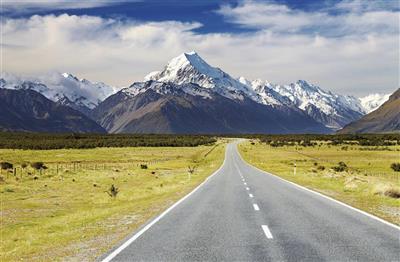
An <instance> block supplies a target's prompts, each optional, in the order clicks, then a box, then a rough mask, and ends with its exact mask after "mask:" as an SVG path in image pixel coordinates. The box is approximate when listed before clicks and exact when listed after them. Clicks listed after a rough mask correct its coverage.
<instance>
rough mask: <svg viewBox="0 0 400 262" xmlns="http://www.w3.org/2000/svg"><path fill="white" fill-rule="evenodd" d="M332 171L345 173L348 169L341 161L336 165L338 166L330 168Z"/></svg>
mask: <svg viewBox="0 0 400 262" xmlns="http://www.w3.org/2000/svg"><path fill="white" fill-rule="evenodd" d="M332 169H333V170H334V171H335V172H344V171H347V169H348V167H347V165H346V163H344V162H343V161H340V162H339V163H338V165H337V166H334V167H332Z"/></svg>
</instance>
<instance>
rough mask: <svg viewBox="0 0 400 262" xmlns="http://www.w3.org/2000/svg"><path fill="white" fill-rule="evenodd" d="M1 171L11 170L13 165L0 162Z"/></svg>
mask: <svg viewBox="0 0 400 262" xmlns="http://www.w3.org/2000/svg"><path fill="white" fill-rule="evenodd" d="M0 166H1V169H3V170H8V169H12V168H13V164H11V163H9V162H0Z"/></svg>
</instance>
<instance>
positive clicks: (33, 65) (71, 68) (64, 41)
mask: <svg viewBox="0 0 400 262" xmlns="http://www.w3.org/2000/svg"><path fill="white" fill-rule="evenodd" d="M372 3H373V4H370V5H367V4H365V1H343V2H340V3H339V4H337V5H336V6H333V7H330V8H326V9H321V10H319V11H309V12H305V11H301V10H296V9H291V8H289V7H288V6H286V5H282V4H276V3H273V2H256V1H244V2H242V3H241V4H239V5H237V6H229V5H224V6H221V8H220V9H219V10H217V11H216V12H217V13H218V14H220V15H221V16H223V17H224V18H225V19H226V20H227V21H229V22H230V23H235V24H237V25H239V26H241V27H246V28H254V29H256V31H255V32H252V33H241V34H230V33H208V34H196V33H194V32H193V29H196V28H199V27H201V26H202V25H201V24H200V23H197V22H195V21H194V22H191V23H183V22H180V21H162V22H140V21H134V20H129V19H125V20H120V19H107V18H101V17H96V16H74V15H68V14H63V15H59V16H55V15H46V16H39V15H35V16H32V17H29V18H19V19H15V18H3V19H2V24H1V26H2V31H1V47H2V48H1V55H2V69H1V70H2V71H8V72H11V73H16V74H25V75H36V74H43V73H46V72H48V71H54V70H57V71H61V72H64V71H65V72H71V73H73V74H76V75H78V76H80V77H85V78H87V79H91V80H94V81H102V82H105V83H109V84H112V85H117V86H127V85H130V84H131V83H132V82H134V81H141V80H142V79H143V77H144V76H145V75H146V74H147V73H149V72H151V71H154V70H160V69H162V67H163V66H164V65H165V64H166V62H167V61H168V60H170V59H171V58H172V57H174V56H177V55H179V54H180V53H182V52H185V51H191V50H196V51H197V52H198V53H199V54H200V55H201V56H202V57H203V58H204V59H205V60H206V61H208V62H209V63H210V64H211V65H214V66H219V67H221V68H222V69H223V70H225V71H226V72H228V73H230V74H232V76H234V77H238V76H241V75H243V76H245V77H246V78H249V79H254V78H261V79H266V80H268V81H270V82H273V83H282V84H284V83H289V82H293V81H296V80H298V79H307V80H308V81H310V82H312V83H315V84H317V85H320V86H321V87H323V88H325V89H330V90H334V91H337V92H341V93H346V94H347V93H349V94H355V95H360V96H361V95H364V94H367V93H370V92H375V93H376V92H392V91H393V90H394V89H396V88H397V87H398V85H399V79H398V75H399V65H398V59H399V28H398V27H399V23H398V20H399V12H398V10H396V7H394V6H391V5H388V4H387V5H383V4H380V5H377V4H376V3H374V2H372Z"/></svg>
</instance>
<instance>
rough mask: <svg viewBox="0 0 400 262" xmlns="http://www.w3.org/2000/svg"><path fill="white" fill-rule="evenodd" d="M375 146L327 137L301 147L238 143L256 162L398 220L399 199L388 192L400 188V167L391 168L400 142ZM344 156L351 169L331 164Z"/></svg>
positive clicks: (399, 218)
mask: <svg viewBox="0 0 400 262" xmlns="http://www.w3.org/2000/svg"><path fill="white" fill-rule="evenodd" d="M367 149H368V150H367ZM372 149H374V148H370V147H363V146H358V145H353V146H349V147H348V148H347V150H346V149H342V146H328V145H326V143H321V146H315V147H297V150H296V147H295V146H283V147H271V146H269V145H266V144H261V143H259V142H256V143H255V144H254V145H252V144H251V143H249V142H245V143H243V144H240V145H239V150H240V152H241V154H242V156H243V158H244V159H245V160H246V161H248V162H249V163H251V164H252V165H254V166H257V167H259V168H261V169H263V170H266V171H269V172H271V173H273V174H275V175H278V176H280V177H282V178H284V179H287V180H290V181H293V182H295V183H297V184H299V185H302V186H305V187H307V188H310V189H313V190H315V191H318V192H321V193H323V194H325V195H328V196H331V197H333V198H335V199H338V200H340V201H343V202H345V203H347V204H350V205H352V206H355V207H357V208H360V209H362V210H365V211H367V212H369V213H372V214H374V215H376V216H379V217H381V218H383V219H386V220H388V221H390V222H392V223H395V224H400V212H399V210H400V209H399V208H400V199H399V198H394V197H390V196H389V193H391V194H392V196H393V195H396V192H400V182H399V181H400V180H399V177H400V173H399V172H394V171H393V170H392V169H391V168H390V165H391V163H393V162H399V160H400V152H399V151H400V146H389V147H387V148H386V150H380V151H377V150H372ZM340 161H343V162H345V164H346V165H347V166H348V167H349V169H348V170H347V171H345V172H335V171H334V170H333V169H332V168H333V167H334V166H337V165H338V162H340ZM294 163H296V166H297V167H296V175H294ZM320 166H323V167H324V168H325V169H324V170H322V168H318V167H320ZM399 194H400V193H399Z"/></svg>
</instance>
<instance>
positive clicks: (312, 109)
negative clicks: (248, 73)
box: [240, 78, 364, 129]
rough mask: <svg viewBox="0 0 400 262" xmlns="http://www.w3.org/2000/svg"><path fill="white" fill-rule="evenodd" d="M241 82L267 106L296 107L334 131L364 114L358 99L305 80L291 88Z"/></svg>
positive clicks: (257, 81) (266, 83)
mask: <svg viewBox="0 0 400 262" xmlns="http://www.w3.org/2000/svg"><path fill="white" fill-rule="evenodd" d="M240 80H241V81H242V82H247V83H249V84H250V85H251V86H252V88H253V89H254V90H255V91H256V92H257V93H258V94H259V95H260V96H261V97H262V98H263V99H264V101H265V103H267V104H271V105H273V106H276V105H286V106H289V107H290V106H294V107H297V108H299V109H300V110H302V111H304V112H306V113H307V114H308V115H310V116H311V117H312V118H314V119H315V120H316V121H318V122H320V123H323V124H324V125H325V126H326V127H329V128H332V129H339V128H341V127H343V126H344V125H345V124H348V123H349V122H351V121H354V120H357V119H359V118H360V117H361V116H362V115H363V114H364V108H363V107H362V105H361V103H360V100H359V99H358V98H355V97H353V96H344V95H339V94H334V93H332V92H329V91H325V90H323V89H321V88H320V87H318V86H316V85H312V84H309V83H308V82H307V81H305V80H299V81H297V82H296V83H291V84H289V85H274V84H271V83H269V82H268V81H261V80H255V81H248V80H244V79H243V78H240Z"/></svg>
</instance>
